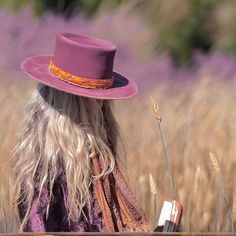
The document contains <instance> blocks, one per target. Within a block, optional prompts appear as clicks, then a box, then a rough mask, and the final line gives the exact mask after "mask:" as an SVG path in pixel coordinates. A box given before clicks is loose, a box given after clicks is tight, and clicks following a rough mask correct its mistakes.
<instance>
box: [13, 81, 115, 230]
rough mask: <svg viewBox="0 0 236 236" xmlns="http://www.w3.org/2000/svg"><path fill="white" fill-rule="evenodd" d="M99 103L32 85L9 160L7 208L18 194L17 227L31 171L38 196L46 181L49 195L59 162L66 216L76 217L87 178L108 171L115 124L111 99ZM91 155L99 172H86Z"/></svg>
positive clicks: (29, 193) (85, 200)
mask: <svg viewBox="0 0 236 236" xmlns="http://www.w3.org/2000/svg"><path fill="white" fill-rule="evenodd" d="M99 104H100V102H99V100H96V99H91V98H86V97H80V96H76V95H72V94H68V93H65V92H62V91H58V90H56V89H53V88H51V87H48V86H46V85H42V84H38V87H37V90H36V91H35V92H34V93H33V94H32V99H31V100H30V102H29V104H28V106H27V108H26V111H27V113H26V116H25V119H24V121H23V125H22V131H21V133H20V134H19V135H18V138H17V143H16V145H15V148H14V149H13V155H12V162H11V165H12V199H11V202H12V206H13V209H14V210H17V206H18V204H19V199H24V201H25V203H26V206H27V209H26V213H25V215H24V218H23V220H22V222H21V226H20V228H21V229H22V228H23V227H24V225H25V224H26V222H27V219H28V217H29V212H30V208H31V201H32V199H33V194H34V181H35V176H36V175H37V179H38V181H39V196H38V199H39V197H40V195H41V193H42V189H43V186H44V185H45V184H46V183H48V185H49V196H50V197H49V199H51V197H52V196H53V194H52V188H53V184H54V181H55V179H56V174H57V167H58V166H60V165H61V166H63V169H64V171H65V175H66V182H67V189H68V196H67V208H68V212H69V214H68V215H69V218H71V219H78V218H79V217H80V215H81V213H83V211H82V208H83V206H84V205H85V204H88V205H89V202H90V197H91V194H90V191H89V187H90V184H91V182H92V180H93V177H95V178H99V177H102V176H104V175H107V174H109V173H111V172H112V171H113V168H114V165H115V162H116V158H117V151H116V149H117V139H118V136H119V132H118V131H119V129H118V125H117V123H116V121H115V119H114V116H113V113H112V106H111V101H110V100H104V101H103V105H102V107H101V106H100V105H99ZM94 155H99V157H100V160H101V170H102V171H101V173H100V174H99V176H91V170H90V160H91V158H92V157H94ZM49 204H50V202H49ZM49 204H48V206H47V216H48V209H49Z"/></svg>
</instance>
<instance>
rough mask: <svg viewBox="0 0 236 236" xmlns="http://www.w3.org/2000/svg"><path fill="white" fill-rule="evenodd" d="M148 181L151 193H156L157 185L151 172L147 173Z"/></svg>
mask: <svg viewBox="0 0 236 236" xmlns="http://www.w3.org/2000/svg"><path fill="white" fill-rule="evenodd" d="M149 182H150V189H151V193H152V194H153V195H157V186H156V183H155V180H154V178H153V176H152V174H151V173H150V174H149Z"/></svg>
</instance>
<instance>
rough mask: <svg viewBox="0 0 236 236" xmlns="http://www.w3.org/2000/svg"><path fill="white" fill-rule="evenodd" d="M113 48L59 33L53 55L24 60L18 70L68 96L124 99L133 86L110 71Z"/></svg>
mask: <svg viewBox="0 0 236 236" xmlns="http://www.w3.org/2000/svg"><path fill="white" fill-rule="evenodd" d="M115 52H116V46H115V45H114V44H112V43H111V42H109V41H106V40H103V39H100V38H95V37H91V36H88V35H83V34H74V33H60V34H58V35H57V38H56V45H55V49H54V53H53V55H37V56H33V57H29V58H26V59H25V60H24V61H23V62H22V64H21V69H22V70H23V72H25V73H26V74H27V75H29V76H30V77H31V78H32V79H34V80H36V81H38V82H40V83H42V84H45V85H48V86H50V87H52V88H55V89H58V90H62V91H65V92H67V93H71V94H75V95H79V96H85V97H90V98H97V99H125V98H130V97H133V96H135V95H136V94H137V86H136V83H135V82H134V81H133V80H131V79H127V78H126V77H125V76H123V75H121V74H120V73H118V72H114V71H113V62H114V56H115Z"/></svg>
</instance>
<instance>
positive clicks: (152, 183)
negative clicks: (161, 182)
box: [149, 173, 158, 224]
mask: <svg viewBox="0 0 236 236" xmlns="http://www.w3.org/2000/svg"><path fill="white" fill-rule="evenodd" d="M149 183H150V189H151V193H152V194H153V208H154V210H153V218H154V221H155V220H156V222H157V220H158V219H157V212H158V199H157V185H156V182H155V180H154V178H153V176H152V174H151V173H149ZM156 222H155V224H156Z"/></svg>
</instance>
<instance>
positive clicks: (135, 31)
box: [0, 6, 236, 94]
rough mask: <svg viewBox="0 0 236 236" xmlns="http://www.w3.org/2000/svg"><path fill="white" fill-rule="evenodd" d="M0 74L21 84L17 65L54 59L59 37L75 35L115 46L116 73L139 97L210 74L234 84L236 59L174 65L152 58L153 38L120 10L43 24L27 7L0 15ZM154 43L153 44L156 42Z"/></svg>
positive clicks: (53, 18) (206, 58)
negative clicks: (26, 60)
mask: <svg viewBox="0 0 236 236" xmlns="http://www.w3.org/2000/svg"><path fill="white" fill-rule="evenodd" d="M0 27H1V37H0V45H1V46H0V47H1V50H0V73H1V74H2V78H10V79H13V80H14V81H19V82H20V83H23V82H25V81H26V80H25V77H26V76H25V75H24V74H23V73H21V71H20V63H21V61H22V60H23V59H24V58H26V57H28V56H32V55H37V54H52V52H53V48H54V44H55V37H56V34H57V33H58V32H77V33H84V34H89V35H92V36H97V37H101V38H104V39H107V40H110V41H112V42H114V43H115V44H116V45H117V53H116V57H115V64H114V70H115V71H119V72H121V73H123V74H124V75H126V76H128V77H129V78H132V79H134V80H135V81H136V82H137V83H138V86H139V91H140V94H144V93H146V92H147V91H150V90H151V89H153V88H155V87H156V86H158V84H159V83H160V82H161V81H171V82H173V83H178V84H179V83H181V85H183V84H189V83H190V84H191V83H194V82H195V81H196V80H197V79H198V78H199V74H202V73H204V74H206V75H207V74H209V75H211V76H212V77H213V78H214V79H216V80H225V81H228V80H235V74H236V59H235V58H234V57H230V56H226V55H224V54H223V53H222V52H217V51H212V52H209V53H208V54H204V53H203V52H201V51H196V52H195V53H194V54H193V59H192V64H191V65H188V66H176V65H175V64H174V62H173V61H172V59H171V57H170V55H169V53H168V52H165V53H162V54H159V55H157V54H156V53H154V37H153V33H152V30H151V29H150V28H148V27H147V26H146V25H145V24H144V23H143V22H142V20H141V19H140V18H139V17H138V15H137V14H136V13H135V12H134V13H132V14H130V9H129V6H128V7H127V9H124V8H121V9H119V10H117V11H116V12H115V13H113V12H105V13H103V14H98V15H97V16H96V17H95V18H93V19H90V18H87V17H86V16H85V15H83V14H82V13H80V14H78V15H77V16H75V17H73V18H71V19H70V20H65V19H64V18H63V17H62V16H58V15H54V14H53V13H51V12H46V13H45V14H44V15H43V17H42V18H41V19H37V18H35V17H33V16H32V13H31V11H30V9H29V8H25V9H22V10H20V11H18V12H16V13H14V14H13V13H11V12H9V11H8V10H3V11H0ZM155 43H156V42H155Z"/></svg>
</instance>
